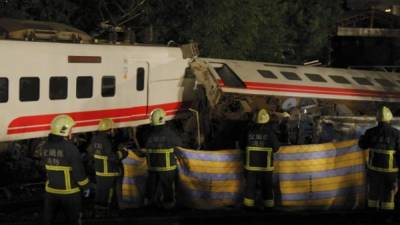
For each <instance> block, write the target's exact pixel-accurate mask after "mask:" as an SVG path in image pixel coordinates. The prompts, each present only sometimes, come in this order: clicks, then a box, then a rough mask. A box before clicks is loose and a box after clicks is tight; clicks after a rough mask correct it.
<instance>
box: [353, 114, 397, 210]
mask: <svg viewBox="0 0 400 225" xmlns="http://www.w3.org/2000/svg"><path fill="white" fill-rule="evenodd" d="M392 118H393V115H392V112H391V111H390V109H389V108H387V107H385V106H384V107H382V108H380V109H379V110H378V112H377V114H376V120H377V121H378V125H377V126H376V127H373V128H371V129H368V130H367V131H366V132H365V134H364V135H362V136H361V137H360V140H359V142H358V145H359V146H360V148H362V149H369V153H368V162H367V168H368V170H367V174H368V179H367V182H368V207H369V208H375V209H380V210H385V211H389V210H394V207H395V204H394V197H395V195H396V192H397V173H398V170H399V169H398V166H397V165H398V162H397V160H396V155H397V152H398V151H399V150H400V136H399V131H398V130H397V129H396V128H394V127H392V126H391V125H390V121H391V120H392Z"/></svg>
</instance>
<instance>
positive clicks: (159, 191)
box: [146, 170, 176, 205]
mask: <svg viewBox="0 0 400 225" xmlns="http://www.w3.org/2000/svg"><path fill="white" fill-rule="evenodd" d="M175 172H176V170H172V171H162V172H155V171H149V176H148V178H147V184H146V197H147V199H149V201H150V203H155V204H158V205H162V204H165V203H167V204H173V203H174V202H175V194H174V189H175Z"/></svg>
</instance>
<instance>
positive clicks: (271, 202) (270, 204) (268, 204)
mask: <svg viewBox="0 0 400 225" xmlns="http://www.w3.org/2000/svg"><path fill="white" fill-rule="evenodd" d="M264 206H265V207H269V208H271V207H274V206H275V202H274V200H273V199H272V200H264Z"/></svg>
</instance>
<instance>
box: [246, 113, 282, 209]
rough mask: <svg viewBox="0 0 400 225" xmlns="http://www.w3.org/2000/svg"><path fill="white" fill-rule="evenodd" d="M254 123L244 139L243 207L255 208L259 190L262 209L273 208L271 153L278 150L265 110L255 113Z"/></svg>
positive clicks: (276, 140)
mask: <svg viewBox="0 0 400 225" xmlns="http://www.w3.org/2000/svg"><path fill="white" fill-rule="evenodd" d="M255 120H256V121H255V123H252V124H251V125H250V128H249V130H248V131H247V135H246V137H245V142H246V143H245V146H246V150H245V153H246V156H245V165H244V168H245V178H246V185H245V190H244V199H243V205H244V206H245V207H255V205H256V193H257V188H259V189H260V190H261V194H262V198H263V207H264V208H265V209H268V208H272V207H274V193H273V186H272V174H273V170H274V164H273V153H274V152H276V151H278V149H279V141H278V138H277V137H276V135H275V133H274V130H273V129H272V127H271V126H272V125H271V124H270V123H268V122H269V120H270V117H269V115H268V111H267V110H266V109H261V110H259V111H258V112H257V116H256V119H255Z"/></svg>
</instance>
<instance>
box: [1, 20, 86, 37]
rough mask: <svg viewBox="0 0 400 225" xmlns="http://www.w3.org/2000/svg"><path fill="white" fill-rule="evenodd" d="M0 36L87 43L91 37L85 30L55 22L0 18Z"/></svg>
mask: <svg viewBox="0 0 400 225" xmlns="http://www.w3.org/2000/svg"><path fill="white" fill-rule="evenodd" d="M0 36H2V37H3V38H8V39H14V40H29V39H42V40H53V41H73V40H74V39H76V41H77V42H78V41H79V42H84V43H89V42H91V41H92V40H93V39H92V37H91V36H90V35H88V34H87V33H86V32H84V31H81V30H79V29H76V28H74V27H72V26H68V25H65V24H61V23H55V22H42V21H33V20H17V19H10V18H0Z"/></svg>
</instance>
